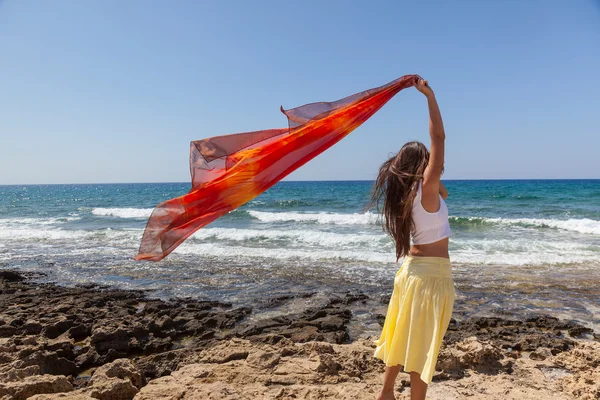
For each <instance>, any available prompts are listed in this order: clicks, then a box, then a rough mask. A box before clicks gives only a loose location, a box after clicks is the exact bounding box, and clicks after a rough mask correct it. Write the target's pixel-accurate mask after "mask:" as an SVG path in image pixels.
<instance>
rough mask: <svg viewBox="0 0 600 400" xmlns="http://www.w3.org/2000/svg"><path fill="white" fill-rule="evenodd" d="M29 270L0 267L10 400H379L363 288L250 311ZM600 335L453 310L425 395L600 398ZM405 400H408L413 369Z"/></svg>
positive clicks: (0, 344) (534, 319)
mask: <svg viewBox="0 0 600 400" xmlns="http://www.w3.org/2000/svg"><path fill="white" fill-rule="evenodd" d="M31 278H35V276H34V275H32V274H24V273H18V272H16V271H9V270H3V271H1V272H0V310H2V311H0V399H2V400H9V399H16V400H20V399H36V400H42V399H106V400H108V399H111V400H118V399H138V400H140V399H145V400H146V399H147V400H150V399H164V400H167V399H169V400H170V399H173V400H175V399H291V398H294V399H374V398H375V396H376V394H377V391H378V389H379V386H380V380H381V373H382V371H383V368H384V367H383V364H382V363H381V362H380V361H379V360H377V359H375V358H373V357H372V352H373V344H372V340H371V339H372V338H368V339H364V338H361V339H356V340H353V341H351V340H350V336H349V332H348V325H349V323H350V321H351V320H352V319H353V312H352V309H353V305H355V304H360V303H361V302H365V301H367V300H368V298H367V296H366V295H364V294H362V293H360V292H345V293H339V294H336V295H332V296H331V298H330V299H329V301H328V302H327V303H326V304H324V305H323V306H319V307H307V308H306V309H305V310H303V311H301V312H298V313H295V314H289V315H278V316H274V317H264V318H260V319H255V318H250V316H251V314H252V307H233V306H232V305H231V304H228V303H224V302H217V301H200V300H194V299H189V298H187V299H186V298H182V299H176V300H171V301H164V300H157V299H151V298H149V297H148V296H147V295H146V293H144V292H141V291H125V290H115V289H111V288H107V287H99V286H94V285H86V286H80V287H74V288H73V287H72V288H67V287H61V286H56V285H54V284H51V283H45V284H40V283H34V282H32V281H31ZM306 297H307V298H308V297H310V294H306ZM299 300H302V298H300V299H299V298H293V297H292V296H288V297H286V296H278V297H273V298H265V299H264V303H263V304H260V305H259V304H255V305H253V306H254V307H263V308H264V307H267V308H269V307H275V306H277V305H280V304H281V303H285V302H289V301H299ZM378 319H379V320H380V321H381V322H383V316H381V315H380V316H378ZM599 339H600V335H598V334H597V333H595V332H593V331H591V330H590V329H589V328H586V327H584V326H582V325H579V324H576V323H573V322H568V321H561V320H558V319H556V318H552V317H549V316H542V315H531V316H529V317H527V318H520V319H514V320H512V319H510V318H508V317H507V318H498V317H472V318H465V319H462V320H460V319H459V318H457V319H453V320H452V322H451V325H450V328H449V331H448V333H447V335H446V337H445V342H444V345H443V347H442V350H441V353H440V357H439V360H438V364H437V368H436V369H437V372H436V374H435V376H434V380H433V383H432V384H431V385H430V388H429V395H428V398H431V399H463V398H471V399H553V400H555V399H597V398H600V383H599V382H600V343H599ZM396 397H397V398H398V399H408V398H409V397H410V396H409V392H408V375H406V374H401V375H400V377H399V379H398V384H397V386H396Z"/></svg>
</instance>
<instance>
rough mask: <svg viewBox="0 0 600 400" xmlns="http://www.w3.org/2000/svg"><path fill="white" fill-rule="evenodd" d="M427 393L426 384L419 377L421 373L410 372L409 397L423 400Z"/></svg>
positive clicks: (414, 399)
mask: <svg viewBox="0 0 600 400" xmlns="http://www.w3.org/2000/svg"><path fill="white" fill-rule="evenodd" d="M426 394H427V384H426V383H425V382H423V380H422V379H421V375H420V374H418V373H416V372H411V373H410V399H411V400H425V395H426Z"/></svg>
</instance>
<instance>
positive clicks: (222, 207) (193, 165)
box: [135, 75, 417, 261]
mask: <svg viewBox="0 0 600 400" xmlns="http://www.w3.org/2000/svg"><path fill="white" fill-rule="evenodd" d="M416 77H417V76H416V75H406V76H403V77H401V78H399V79H396V80H394V81H392V82H390V83H388V84H386V85H383V86H380V87H378V88H374V89H370V90H366V91H364V92H360V93H357V94H354V95H352V96H349V97H346V98H344V99H341V100H338V101H335V102H331V103H327V102H320V103H311V104H307V105H304V106H301V107H297V108H294V109H291V110H284V109H283V107H282V108H281V111H282V112H283V113H284V114H285V115H286V116H287V118H288V124H289V127H288V128H280V129H268V130H264V131H256V132H245V133H237V134H233V135H224V136H216V137H212V138H208V139H203V140H197V141H193V142H192V143H191V149H190V172H191V176H192V189H191V190H190V192H189V193H187V194H186V195H183V196H180V197H176V198H174V199H171V200H167V201H165V202H163V203H161V204H159V205H158V206H157V207H156V208H155V209H154V211H153V212H152V215H151V216H150V219H149V220H148V223H147V225H146V229H145V231H144V235H143V236H142V242H141V245H140V249H139V252H138V254H137V256H136V257H135V259H136V260H150V261H159V260H162V259H163V258H164V257H166V256H167V255H168V254H169V253H171V252H172V251H173V250H174V249H175V248H176V247H177V246H179V245H180V244H181V243H182V242H183V241H184V240H185V239H186V238H188V237H189V236H190V235H192V234H193V233H194V232H195V231H197V230H198V229H200V228H202V227H204V226H206V225H207V224H209V223H211V222H213V221H214V220H216V219H217V218H219V217H221V216H223V215H225V214H227V213H228V212H230V211H232V210H234V209H236V208H237V207H240V206H241V205H243V204H245V203H247V202H248V201H250V200H252V199H253V198H255V197H256V196H258V195H259V194H261V193H262V192H264V191H265V190H267V189H269V188H270V187H271V186H273V185H274V184H275V183H277V182H278V181H279V180H281V179H282V178H284V177H285V176H286V175H288V174H290V173H291V172H292V171H294V170H295V169H297V168H298V167H300V166H302V165H304V164H305V163H306V162H308V161H309V160H311V159H312V158H314V157H315V156H317V155H319V154H320V153H322V152H323V151H325V150H327V149H328V148H329V147H331V146H333V145H334V144H335V143H337V142H338V141H340V140H341V139H342V138H344V137H345V136H346V135H348V134H349V133H350V132H352V131H353V130H354V129H356V128H357V127H358V126H360V125H361V124H362V123H363V122H365V121H366V120H367V119H369V118H370V117H371V116H372V115H373V114H374V113H375V112H377V110H379V109H380V108H381V107H382V106H383V105H384V104H385V103H387V102H388V101H389V100H390V99H391V98H392V97H393V96H394V95H395V94H396V93H398V92H399V91H400V90H402V89H405V88H407V87H410V86H412V85H413V84H414V81H415V78H416Z"/></svg>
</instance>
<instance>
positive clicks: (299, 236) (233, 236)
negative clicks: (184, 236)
mask: <svg viewBox="0 0 600 400" xmlns="http://www.w3.org/2000/svg"><path fill="white" fill-rule="evenodd" d="M192 238H193V239H196V240H207V239H216V240H229V241H239V242H244V241H258V242H266V243H268V242H277V241H292V242H294V243H304V244H311V245H319V246H325V247H344V246H347V245H350V244H353V245H356V244H361V245H363V246H369V245H371V246H376V247H381V244H382V243H383V244H385V243H387V242H388V241H389V239H388V238H387V236H385V235H384V234H379V235H373V234H366V233H356V234H342V233H334V232H323V231H315V230H275V229H272V230H260V229H237V228H204V229H200V230H199V231H197V232H196V233H194V235H193V236H192ZM390 243H391V241H390Z"/></svg>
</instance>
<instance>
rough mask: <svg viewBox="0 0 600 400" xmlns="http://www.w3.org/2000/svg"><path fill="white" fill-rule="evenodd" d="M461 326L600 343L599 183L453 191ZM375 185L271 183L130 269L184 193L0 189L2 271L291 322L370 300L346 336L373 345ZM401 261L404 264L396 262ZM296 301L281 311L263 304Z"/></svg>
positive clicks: (136, 186) (383, 273)
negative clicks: (143, 242)
mask: <svg viewBox="0 0 600 400" xmlns="http://www.w3.org/2000/svg"><path fill="white" fill-rule="evenodd" d="M444 184H445V185H446V187H447V189H448V191H449V194H450V195H449V197H448V200H447V204H448V208H449V213H450V226H451V228H452V232H453V236H452V237H451V239H450V257H451V261H452V264H453V274H454V280H455V287H456V294H457V297H456V304H455V313H456V316H457V317H458V318H461V317H468V316H492V315H497V316H503V317H511V318H521V317H525V316H527V315H531V314H548V315H552V316H556V317H559V318H563V319H572V320H575V321H578V322H580V323H583V324H584V325H586V326H589V327H591V328H593V329H595V330H596V331H597V332H600V180H448V181H444ZM371 185H372V182H368V181H319V182H293V181H284V182H279V183H278V184H276V185H275V186H273V187H272V188H271V189H269V190H268V191H267V192H265V193H263V194H262V195H260V196H259V197H257V198H255V199H254V200H252V201H250V202H249V203H247V204H245V205H244V206H242V207H240V208H239V209H236V210H234V211H232V212H230V213H229V214H227V215H225V216H223V217H222V218H220V219H218V220H217V221H215V222H214V223H212V224H210V225H209V226H207V227H205V228H202V229H200V230H199V231H197V232H196V233H195V234H194V235H193V236H191V237H190V238H189V239H188V240H187V241H185V242H184V243H183V244H182V245H181V246H180V247H179V248H177V249H176V250H175V251H174V252H173V253H172V254H171V255H169V256H168V257H167V258H166V259H165V260H163V261H160V262H148V261H134V260H133V257H134V256H135V255H136V253H137V250H138V247H139V243H140V239H141V236H142V232H143V230H144V227H145V225H146V222H147V219H148V217H149V216H150V213H151V212H152V209H153V208H154V207H155V206H156V205H157V204H159V203H160V202H162V201H164V200H167V199H170V198H173V197H177V196H181V195H183V194H185V193H187V191H189V189H190V185H189V183H133V184H73V185H16V186H0V268H2V269H15V270H22V271H30V272H42V273H43V274H40V275H38V278H36V279H37V280H38V281H40V282H53V283H57V284H60V285H65V286H74V285H81V284H89V283H95V284H99V285H108V286H113V287H120V288H126V289H139V290H144V291H146V292H147V293H148V295H149V296H152V297H158V298H164V299H167V298H173V297H193V298H200V299H211V300H221V301H227V302H230V303H232V304H233V305H234V306H238V305H240V306H241V305H248V306H251V307H253V308H255V312H254V314H253V317H252V318H262V317H264V316H270V315H273V314H277V313H279V314H281V313H291V312H294V311H297V310H300V309H302V308H303V307H306V306H309V305H311V304H317V303H319V302H320V301H321V302H322V301H326V300H327V299H328V298H330V297H331V296H342V295H343V294H344V293H364V294H366V295H367V296H369V299H370V300H369V301H367V302H366V303H364V304H362V303H361V305H360V306H356V307H355V310H354V311H353V312H354V319H355V323H354V325H353V328H352V329H353V330H352V332H353V335H354V336H361V335H369V334H375V333H376V332H377V331H378V329H379V327H378V325H377V323H376V318H375V317H376V315H377V314H384V313H385V308H386V301H387V298H388V296H389V294H390V293H391V290H392V285H393V278H394V274H395V273H396V271H397V270H398V268H399V267H400V264H398V263H396V260H395V255H394V245H393V242H392V240H391V239H390V238H389V237H387V236H386V235H385V234H384V232H383V230H382V228H381V225H380V221H379V219H378V217H377V215H375V214H374V213H373V212H372V211H366V212H365V206H366V204H367V201H368V198H369V194H370V190H371ZM401 261H402V260H400V262H401ZM277 296H280V297H281V296H284V297H285V298H290V299H292V300H290V301H288V302H286V303H285V304H284V305H281V306H279V307H278V308H276V309H272V308H271V309H269V308H264V309H263V307H262V306H261V305H262V304H264V303H265V299H268V298H273V297H277Z"/></svg>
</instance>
